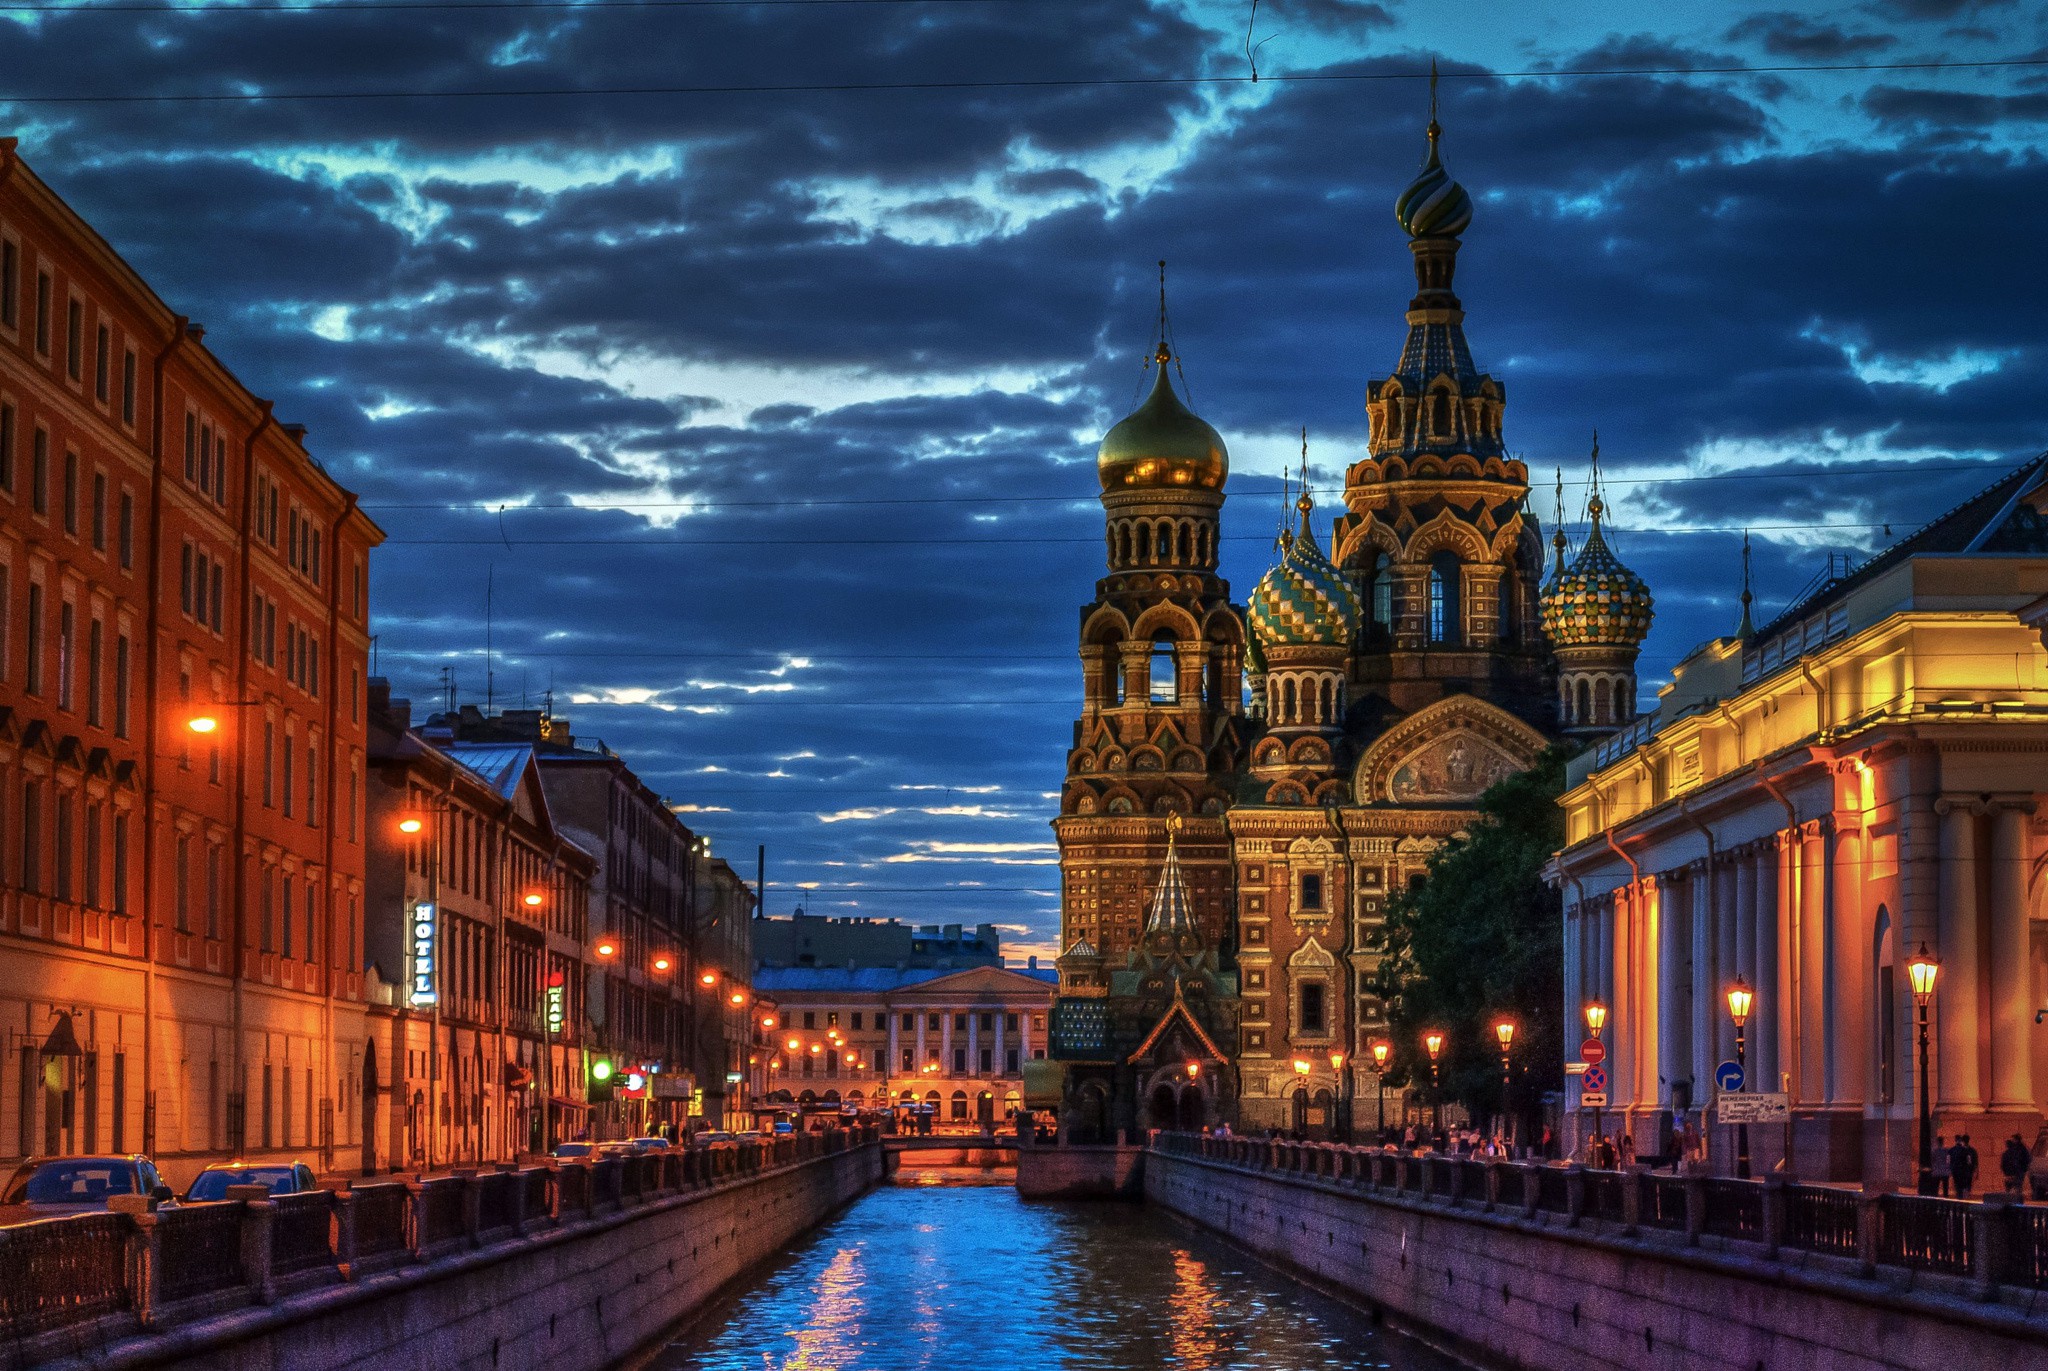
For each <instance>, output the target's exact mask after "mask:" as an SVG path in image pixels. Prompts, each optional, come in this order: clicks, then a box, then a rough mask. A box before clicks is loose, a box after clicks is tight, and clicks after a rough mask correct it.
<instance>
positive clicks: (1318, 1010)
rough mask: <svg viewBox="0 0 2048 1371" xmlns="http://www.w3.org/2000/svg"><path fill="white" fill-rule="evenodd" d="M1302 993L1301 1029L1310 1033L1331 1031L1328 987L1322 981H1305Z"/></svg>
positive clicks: (1301, 989) (1302, 984) (1302, 985)
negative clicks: (1327, 1001)
mask: <svg viewBox="0 0 2048 1371" xmlns="http://www.w3.org/2000/svg"><path fill="white" fill-rule="evenodd" d="M1300 995H1301V1031H1302V1032H1303V1033H1309V1034H1323V1033H1327V1032H1329V1031H1330V1027H1329V1012H1328V1005H1327V1004H1326V1003H1325V1001H1326V998H1327V988H1326V987H1325V986H1324V985H1323V984H1322V982H1320V981H1303V982H1302V983H1301V986H1300Z"/></svg>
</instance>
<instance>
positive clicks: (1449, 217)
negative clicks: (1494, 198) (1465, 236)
mask: <svg viewBox="0 0 2048 1371" xmlns="http://www.w3.org/2000/svg"><path fill="white" fill-rule="evenodd" d="M1442 133H1443V130H1442V128H1440V127H1439V126H1438V125H1437V122H1436V120H1434V119H1432V120H1430V121H1429V160H1428V161H1427V162H1425V163H1423V166H1422V170H1421V171H1420V172H1418V173H1417V174H1416V177H1415V179H1414V180H1413V181H1410V182H1409V183H1408V189H1406V190H1404V191H1402V192H1401V198H1400V199H1398V200H1396V201H1394V217H1395V218H1396V219H1398V220H1400V221H1401V227H1402V229H1403V230H1404V231H1406V233H1407V234H1408V236H1409V237H1410V238H1455V237H1457V236H1458V235H1459V234H1461V233H1463V232H1464V231H1465V229H1466V228H1467V226H1469V225H1470V224H1471V222H1472V197H1471V196H1470V195H1467V194H1466V193H1465V188H1464V187H1463V186H1461V185H1459V184H1458V183H1457V182H1456V181H1453V180H1452V179H1451V174H1450V173H1449V172H1448V171H1445V170H1444V164H1443V162H1442V160H1441V159H1439V158H1438V156H1437V150H1436V140H1437V138H1438V137H1439V136H1440V135H1441V134H1442Z"/></svg>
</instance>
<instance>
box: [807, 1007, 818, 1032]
mask: <svg viewBox="0 0 2048 1371" xmlns="http://www.w3.org/2000/svg"><path fill="white" fill-rule="evenodd" d="M817 1026H818V1016H817V1014H816V1013H814V1012H813V1011H811V1010H808V1009H806V1010H805V1011H804V1027H805V1028H816V1027H817Z"/></svg>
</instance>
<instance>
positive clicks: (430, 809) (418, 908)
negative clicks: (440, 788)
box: [398, 781, 453, 1171]
mask: <svg viewBox="0 0 2048 1371" xmlns="http://www.w3.org/2000/svg"><path fill="white" fill-rule="evenodd" d="M450 784H451V785H452V784H453V782H452V781H451V782H450ZM447 812H448V801H447V799H446V798H444V797H440V796H422V797H420V798H419V799H418V800H416V801H415V807H414V808H413V809H410V810H408V811H407V812H406V813H405V814H404V815H403V816H402V817H401V818H400V819H399V821H398V831H399V832H400V833H403V834H404V835H405V836H406V837H408V838H419V837H420V836H421V835H422V834H425V833H427V830H428V829H429V828H430V827H431V828H432V830H433V832H432V833H431V834H430V835H428V836H427V837H426V838H425V839H424V842H425V845H426V846H427V848H428V850H427V852H426V853H425V854H424V857H425V861H424V865H425V866H426V868H427V898H426V899H425V900H424V901H420V900H415V901H413V902H412V907H411V908H410V909H409V910H408V911H407V922H408V923H410V924H411V925H412V938H411V944H412V966H411V971H410V975H409V976H408V980H409V982H410V985H411V988H410V990H409V991H408V992H407V995H406V1001H407V1003H408V1004H409V1005H410V1006H411V1007H412V1008H413V1009H415V1010H417V1009H425V1010H427V1011H428V1015H429V1017H428V1019H427V1169H428V1170H429V1171H431V1170H433V1169H434V1166H435V1164H436V1162H435V1157H436V1153H437V1152H438V1151H439V1149H440V1144H441V840H442V830H443V827H444V825H443V823H442V819H443V817H444V816H445V815H446V814H447Z"/></svg>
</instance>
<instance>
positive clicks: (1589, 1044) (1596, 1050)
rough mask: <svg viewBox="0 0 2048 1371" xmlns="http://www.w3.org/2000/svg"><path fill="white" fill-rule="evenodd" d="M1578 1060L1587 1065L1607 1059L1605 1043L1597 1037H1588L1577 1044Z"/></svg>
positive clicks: (1593, 1064)
mask: <svg viewBox="0 0 2048 1371" xmlns="http://www.w3.org/2000/svg"><path fill="white" fill-rule="evenodd" d="M1579 1060H1580V1061H1582V1062H1584V1063H1586V1065H1588V1066H1596V1065H1598V1064H1599V1063H1601V1062H1604V1061H1606V1060H1607V1044H1606V1043H1603V1042H1601V1041H1600V1040H1599V1039H1598V1038H1588V1039H1586V1040H1585V1041H1584V1042H1582V1043H1580V1044H1579Z"/></svg>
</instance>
